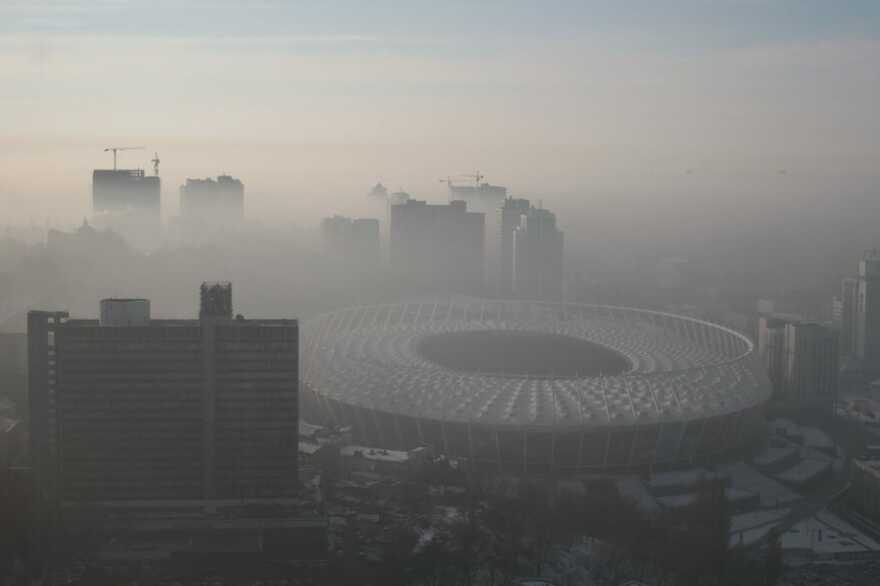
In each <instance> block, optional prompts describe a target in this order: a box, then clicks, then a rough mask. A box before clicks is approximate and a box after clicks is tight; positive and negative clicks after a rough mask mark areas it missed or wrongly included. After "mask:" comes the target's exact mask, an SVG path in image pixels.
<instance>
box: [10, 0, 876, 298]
mask: <svg viewBox="0 0 880 586" xmlns="http://www.w3.org/2000/svg"><path fill="white" fill-rule="evenodd" d="M0 89H2V91H0V209H2V210H3V212H2V216H0V225H4V226H9V225H25V226H28V225H30V226H39V227H44V226H47V225H49V226H58V227H63V228H69V227H71V226H73V225H74V224H78V223H79V222H80V221H81V218H82V217H83V216H85V215H87V214H88V213H89V206H90V181H91V170H92V169H93V168H108V167H110V166H111V165H112V158H111V156H110V155H109V153H104V152H103V149H104V147H107V146H117V145H118V146H125V145H143V146H146V147H147V148H148V150H145V151H132V152H124V153H120V155H119V157H120V166H121V167H142V168H149V166H150V163H149V159H151V158H152V153H153V152H154V151H157V152H158V153H159V155H160V158H161V159H162V163H161V176H162V181H163V208H164V213H165V215H166V216H174V215H176V213H177V203H178V192H177V189H178V186H179V185H180V184H181V183H182V182H183V181H184V180H185V178H187V177H205V176H209V175H210V176H214V175H217V174H219V173H224V172H225V173H230V174H232V175H234V176H236V177H239V178H241V179H242V181H244V183H245V185H246V207H247V213H248V216H249V218H251V219H254V220H257V221H262V222H264V223H274V224H276V225H279V226H282V225H291V226H292V225H299V226H301V227H305V228H308V229H314V227H315V226H316V222H317V218H319V217H321V216H325V215H331V214H333V213H343V214H347V215H359V214H368V213H370V214H371V215H378V214H376V213H375V211H373V212H370V211H369V210H368V208H367V202H366V198H365V197H364V194H365V193H366V192H367V191H368V189H369V188H370V186H371V185H372V184H374V183H375V182H376V181H377V180H382V181H383V182H385V183H386V184H387V185H388V186H389V187H390V188H392V189H397V188H403V189H405V190H407V191H409V192H410V193H412V194H413V195H414V196H416V197H419V198H423V199H434V200H441V199H445V195H446V194H445V187H444V186H443V184H441V183H439V182H438V179H440V178H442V177H446V176H448V175H454V174H456V173H463V172H473V170H475V169H479V170H480V171H482V172H483V173H485V174H486V175H487V179H488V180H489V181H490V182H492V183H496V184H501V185H506V186H507V187H508V188H509V189H510V191H511V193H512V194H514V195H523V196H527V197H530V198H532V199H534V200H536V201H541V202H543V204H544V205H545V206H547V207H549V208H551V209H553V210H554V211H556V212H557V214H558V216H559V223H560V225H561V226H562V228H563V229H565V230H566V247H567V248H566V258H567V263H568V264H569V270H574V271H581V270H583V271H585V272H587V273H588V274H589V275H604V274H606V273H604V272H602V271H609V270H620V271H623V270H633V271H638V270H641V269H642V267H643V266H644V265H642V264H639V263H640V262H642V261H641V260H639V258H640V255H641V256H644V255H648V256H651V255H653V257H652V258H653V260H652V262H654V261H656V260H657V258H662V257H664V256H670V255H677V256H681V257H685V258H691V259H693V258H699V259H700V260H701V261H702V262H704V263H705V264H706V265H711V264H712V263H726V264H725V265H724V270H725V271H728V272H731V274H733V275H740V276H741V277H742V278H741V279H740V281H741V282H744V281H748V285H749V287H750V288H751V289H750V291H751V292H750V295H752V294H753V295H761V294H766V295H775V294H779V295H781V294H782V289H781V288H782V287H793V288H795V289H797V288H799V287H801V288H804V289H807V288H809V287H816V286H820V287H821V289H820V294H821V295H825V294H826V293H828V294H830V293H831V292H833V291H834V289H835V288H836V287H837V283H836V279H837V278H838V277H839V276H840V274H845V273H846V271H848V270H850V267H851V266H854V263H855V258H854V257H853V255H855V254H857V253H858V252H859V251H861V250H862V249H864V248H867V247H869V246H873V245H876V244H878V242H877V241H876V239H875V236H874V234H875V232H876V230H875V226H876V217H877V216H876V214H877V213H880V206H878V204H877V203H876V202H877V200H878V197H877V196H878V193H877V184H878V178H880V172H878V169H880V148H878V147H880V116H877V115H876V110H877V104H878V103H880V100H878V97H880V92H878V90H880V3H877V2H875V1H873V0H863V1H851V2H827V1H824V0H766V1H765V0H730V1H722V0H719V1H715V2H713V1H710V0H682V1H676V2H657V1H656V0H639V1H633V2H626V3H607V2H586V1H583V0H572V1H558V2H538V1H535V2H527V1H518V0H511V1H503V2H502V1H491V0H486V1H482V2H459V1H446V2H429V1H422V0H414V1H411V2H397V1H391V0H378V1H372V2H341V1H326V2H318V1H302V2H292V1H290V2H288V1H281V0H278V1H272V0H264V1H260V2H245V1H241V2H236V1H232V0H227V1H213V2H201V1H186V2H182V1H174V2H172V1H167V0H159V1H154V2H149V3H145V2H127V1H124V0H91V1H85V0H59V1H56V2H49V1H41V0H31V1H25V0H4V1H3V2H2V3H0ZM872 214H874V215H872ZM768 251H771V252H772V254H768ZM713 255H716V256H713ZM783 262H784V263H786V266H787V267H788V269H787V270H788V271H789V272H791V273H793V274H794V273H797V274H801V275H802V278H801V280H800V281H798V280H797V278H796V277H793V279H794V281H793V282H792V283H787V284H782V283H772V282H770V281H772V279H773V278H774V277H777V278H778V277H780V275H782V274H784V272H781V271H780V270H779V267H780V263H783ZM847 263H848V264H847ZM719 266H721V265H720V264H719ZM817 271H818V273H819V274H816V273H817ZM204 276H205V277H211V275H204ZM217 276H218V277H219V276H222V275H217ZM200 277H201V275H200ZM596 278H597V279H598V278H599V277H598V276H597V277H596ZM731 278H732V277H731ZM765 278H766V279H768V284H767V288H766V289H767V290H766V291H765V290H763V289H761V288H760V287H758V286H757V285H756V283H759V282H760V280H761V279H765ZM132 280H133V281H134V280H135V277H132ZM813 281H815V282H813ZM188 287H189V284H187V285H186V287H183V286H181V291H184V290H187V291H188V290H189V289H188ZM91 294H92V292H91V291H89V295H91ZM85 298H86V297H85V295H83V299H85ZM61 301H63V300H60V299H59V302H61ZM744 303H745V301H744Z"/></svg>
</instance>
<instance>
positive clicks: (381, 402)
mask: <svg viewBox="0 0 880 586" xmlns="http://www.w3.org/2000/svg"><path fill="white" fill-rule="evenodd" d="M486 332H490V333H493V335H494V336H495V337H496V340H497V343H498V344H500V345H502V346H504V348H505V349H509V346H506V345H507V344H508V342H510V340H511V338H510V336H508V334H513V335H520V336H524V338H522V337H521V339H520V340H519V341H518V342H517V344H522V343H525V344H526V345H527V344H528V343H529V340H534V341H536V343H535V345H534V346H533V347H532V349H531V352H532V353H534V354H535V355H536V356H537V358H535V359H534V360H531V359H530V360H531V363H532V365H533V366H528V368H534V369H535V370H534V371H532V372H531V373H530V372H524V371H523V370H522V369H523V368H525V367H526V366H527V365H524V364H522V361H518V360H516V359H514V360H512V361H508V362H507V363H503V362H500V363H499V362H493V363H492V364H491V365H487V366H486V368H492V369H494V371H490V370H483V371H482V372H481V371H480V365H479V364H476V365H474V364H467V365H464V364H462V363H457V364H456V363H454V362H442V361H441V360H440V359H439V358H438V356H437V355H433V354H431V353H430V352H425V351H424V344H425V342H426V341H427V342H430V341H432V340H438V338H439V337H443V336H449V335H450V334H456V335H461V334H472V333H479V334H482V333H486ZM303 334H304V346H303V347H304V352H303V374H304V382H305V383H306V391H307V395H308V401H309V402H310V403H309V404H310V408H314V409H315V410H317V411H318V412H319V413H320V414H321V415H322V416H323V417H326V418H328V419H331V420H333V421H334V423H337V424H342V425H351V426H352V427H353V437H354V438H355V440H356V441H358V442H363V443H365V444H367V445H375V446H380V447H384V448H388V449H410V448H413V447H417V446H430V447H432V448H434V450H435V452H440V453H446V454H448V455H451V456H454V457H465V458H472V459H474V460H475V461H480V462H484V463H485V464H486V465H490V466H496V467H501V468H503V469H509V470H518V471H523V470H545V471H546V470H549V469H550V468H551V467H552V468H555V469H559V470H569V471H574V470H589V469H610V468H611V469H613V468H630V467H633V466H638V465H640V464H641V463H645V464H648V463H657V464H662V463H675V462H690V461H692V460H693V459H695V458H697V457H700V456H701V455H706V456H708V455H710V454H716V453H720V452H724V451H726V450H729V449H732V448H734V447H736V446H739V445H741V443H742V442H745V441H748V440H749V439H751V437H752V435H753V433H754V432H755V430H756V426H758V425H760V423H759V421H760V409H761V407H762V405H763V404H764V403H765V401H766V400H767V399H768V398H769V396H770V385H769V381H768V380H767V377H766V374H765V373H764V372H763V369H762V367H761V365H760V363H759V361H758V359H757V356H756V355H755V353H754V351H753V346H752V342H751V341H750V340H749V339H748V338H746V337H745V336H743V335H741V334H738V333H736V332H734V331H732V330H730V329H727V328H724V327H722V326H719V325H716V324H712V323H709V322H705V321H700V320H696V319H691V318H686V317H681V316H676V315H672V314H667V313H660V312H653V311H646V310H636V309H628V308H618V307H610V306H592V305H580V304H562V305H560V304H558V303H542V302H530V301H488V300H487V301H483V300H455V301H450V302H439V303H438V302H413V303H408V304H398V305H382V306H372V307H358V308H352V309H348V310H344V311H339V312H334V313H331V314H327V315H324V316H320V317H317V318H315V319H313V320H310V321H309V322H307V323H306V324H305V326H304V331H303ZM546 336H559V337H561V338H566V339H569V340H570V341H571V342H572V347H575V346H577V347H580V344H581V343H584V344H587V345H592V346H596V347H601V349H602V351H603V352H605V353H607V354H608V355H609V356H613V357H615V360H617V359H618V358H617V357H619V358H622V359H623V361H624V366H623V368H622V370H621V369H618V367H615V370H613V371H612V370H608V368H609V367H608V366H607V365H608V364H609V363H608V362H607V361H606V359H605V358H603V357H600V356H599V353H597V354H593V355H591V357H590V358H591V360H594V361H595V363H594V367H593V368H592V369H591V370H588V369H587V364H586V359H585V357H584V356H583V355H581V354H579V353H578V352H580V350H578V352H575V353H573V354H572V355H571V356H572V360H573V361H574V363H575V364H581V365H582V368H583V370H581V371H580V372H577V368H578V367H577V366H573V369H574V372H572V370H566V371H563V367H565V366H571V365H559V366H556V367H553V368H551V369H550V372H548V371H547V369H543V370H541V368H539V367H541V364H540V356H541V355H542V353H543V354H544V356H545V357H546V356H547V355H546V344H545V343H544V340H545V339H546ZM456 340H458V341H456ZM456 340H453V344H452V347H450V346H447V349H448V350H447V351H448V353H449V354H450V355H451V356H452V360H455V354H456V350H455V349H454V347H455V345H456V344H460V343H461V340H460V338H456ZM486 343H487V344H488V343H496V342H486ZM485 347H486V346H485V345H484V347H483V348H484V349H485ZM520 351H522V352H528V351H529V350H528V349H527V348H525V347H522V348H519V349H518V350H516V353H519V352H520ZM584 351H587V352H589V350H587V349H585V348H584ZM462 353H463V354H467V352H466V351H465V350H462ZM504 353H505V352H503V351H500V350H499V352H497V353H495V354H497V355H498V356H503V355H504ZM516 353H515V354H516ZM482 354H484V355H487V356H488V355H491V354H493V353H492V352H482ZM554 354H556V352H555V351H554ZM516 355H517V356H518V355H519V354H516ZM615 364H616V362H615ZM554 370H555V371H556V372H558V374H554ZM554 446H555V447H554ZM524 459H525V460H524Z"/></svg>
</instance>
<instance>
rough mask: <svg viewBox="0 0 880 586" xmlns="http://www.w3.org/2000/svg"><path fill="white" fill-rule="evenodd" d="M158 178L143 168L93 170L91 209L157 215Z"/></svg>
mask: <svg viewBox="0 0 880 586" xmlns="http://www.w3.org/2000/svg"><path fill="white" fill-rule="evenodd" d="M160 194H161V181H160V179H159V177H158V176H148V175H145V174H144V171H143V169H118V170H117V169H95V170H94V172H93V173H92V209H93V211H95V212H96V213H97V212H128V211H138V212H145V213H147V214H151V215H154V216H155V217H156V218H158V217H159V212H160V206H161V195H160Z"/></svg>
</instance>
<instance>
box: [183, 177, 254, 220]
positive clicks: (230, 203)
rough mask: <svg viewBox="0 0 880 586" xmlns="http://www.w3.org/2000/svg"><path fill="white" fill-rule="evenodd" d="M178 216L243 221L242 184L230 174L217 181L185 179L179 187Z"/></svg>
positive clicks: (187, 218)
mask: <svg viewBox="0 0 880 586" xmlns="http://www.w3.org/2000/svg"><path fill="white" fill-rule="evenodd" d="M180 217H181V218H182V219H184V220H204V219H212V220H221V221H223V220H225V221H236V220H239V221H240V220H241V219H242V218H244V184H243V183H242V182H241V181H239V180H238V179H236V178H235V177H231V176H229V175H220V176H219V177H217V179H216V180H214V179H211V178H207V179H187V180H186V183H185V184H184V185H181V186H180Z"/></svg>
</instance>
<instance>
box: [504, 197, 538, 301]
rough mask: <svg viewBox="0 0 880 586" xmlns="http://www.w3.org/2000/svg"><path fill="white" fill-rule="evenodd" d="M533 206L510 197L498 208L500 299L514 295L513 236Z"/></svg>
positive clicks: (525, 201)
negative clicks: (524, 215)
mask: <svg viewBox="0 0 880 586" xmlns="http://www.w3.org/2000/svg"><path fill="white" fill-rule="evenodd" d="M529 209H531V204H530V203H529V200H527V199H517V198H512V197H509V198H507V199H505V200H504V203H503V204H502V205H501V207H500V208H498V215H499V219H498V230H499V247H498V286H497V289H496V291H497V293H496V295H497V296H498V297H510V296H511V295H513V236H514V234H515V233H516V229H517V228H519V225H520V223H521V221H522V216H523V214H526V213H528V211H529Z"/></svg>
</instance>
